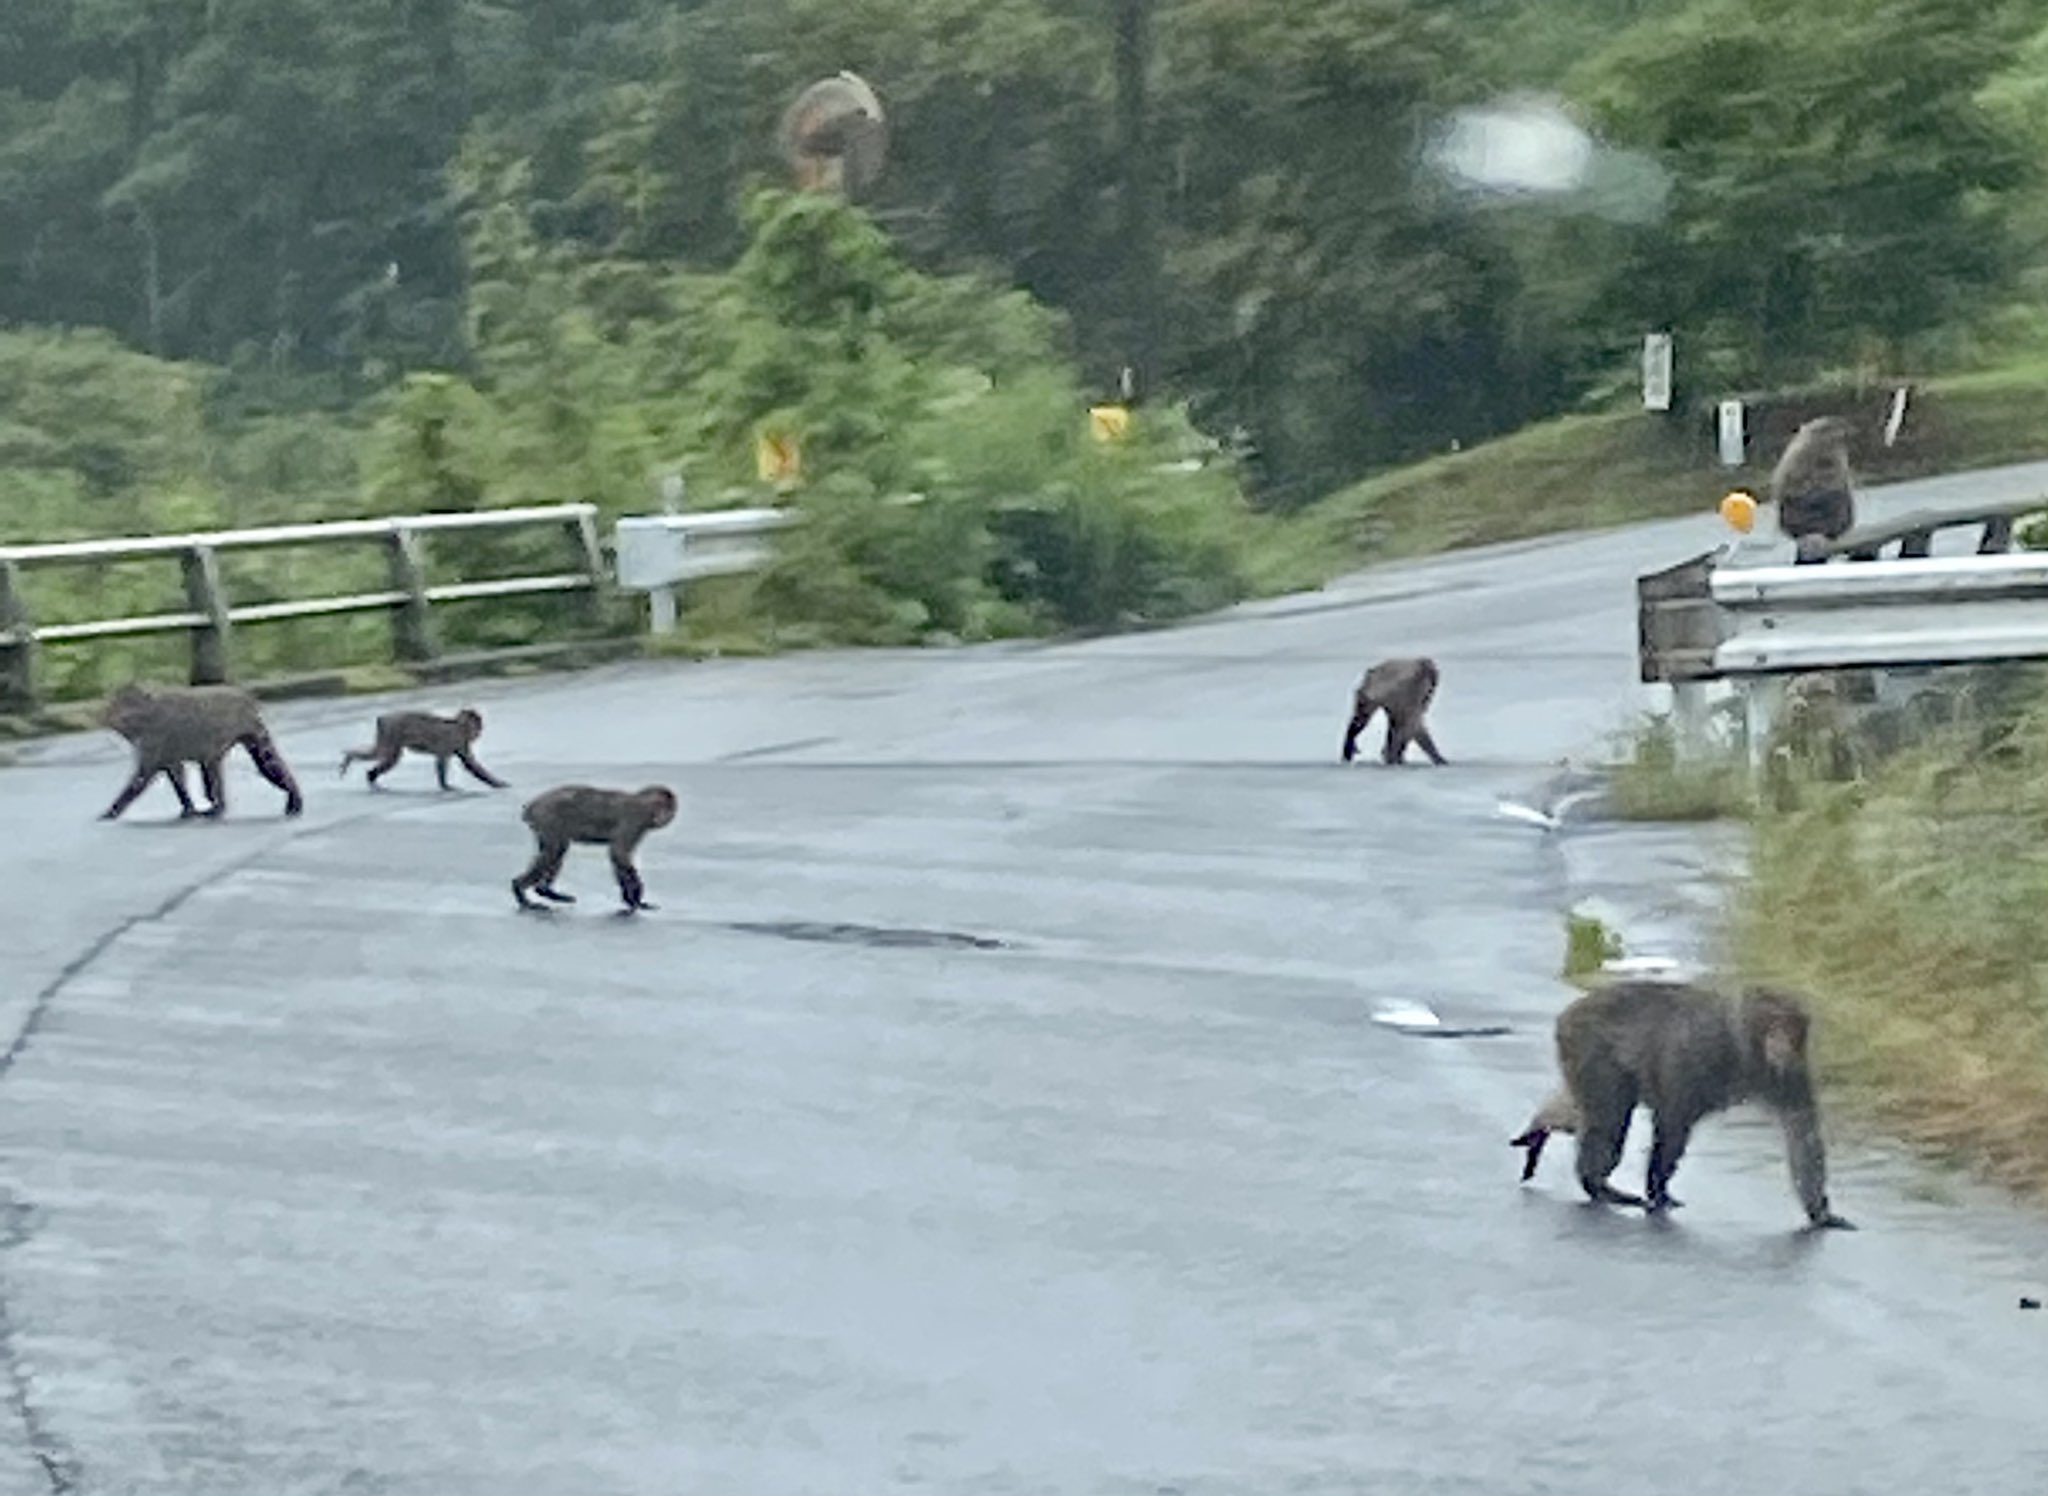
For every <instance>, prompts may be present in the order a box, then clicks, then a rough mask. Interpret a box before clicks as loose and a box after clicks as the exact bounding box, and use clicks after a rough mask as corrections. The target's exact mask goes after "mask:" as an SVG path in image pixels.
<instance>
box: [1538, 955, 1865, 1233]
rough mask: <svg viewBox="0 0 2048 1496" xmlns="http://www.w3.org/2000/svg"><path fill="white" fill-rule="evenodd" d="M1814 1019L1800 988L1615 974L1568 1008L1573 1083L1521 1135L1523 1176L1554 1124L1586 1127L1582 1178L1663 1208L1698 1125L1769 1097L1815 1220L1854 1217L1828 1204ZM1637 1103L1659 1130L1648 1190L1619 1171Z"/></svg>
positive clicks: (1615, 1196)
mask: <svg viewBox="0 0 2048 1496" xmlns="http://www.w3.org/2000/svg"><path fill="white" fill-rule="evenodd" d="M1811 1027H1812V1021H1811V1019H1810V1018H1809V1017H1808V1015H1807V1011H1806V1006H1805V1004H1803V1003H1802V1002H1801V1001H1800V1000H1799V999H1798V998H1796V997H1794V996H1792V995H1791V994H1790V993H1786V992H1780V991H1777V990H1775V989H1773V988H1768V987H1751V988H1748V989H1746V990H1745V991H1743V992H1742V993H1741V994H1740V995H1739V996H1727V995H1724V994H1722V993H1718V992H1712V991H1708V990H1707V989H1705V988H1703V987H1698V986H1695V985H1693V984H1691V983H1679V982H1663V981H1632V982H1613V983H1610V984H1608V985H1607V986H1604V987H1600V988H1598V989H1596V990H1595V991H1592V992H1589V993H1587V994H1586V995H1585V996H1584V997H1581V998H1579V999H1578V1000H1577V1001H1575V1002H1573V1003H1572V1004H1571V1005H1570V1006H1568V1007H1567V1008H1565V1010H1564V1011H1563V1012H1562V1013H1560V1014H1558V1016H1557V1059H1558V1066H1559V1068H1560V1069H1561V1070H1562V1071H1563V1072H1564V1085H1563V1087H1562V1088H1561V1089H1560V1090H1559V1091H1558V1092H1556V1093H1554V1094H1553V1095H1552V1096H1551V1097H1550V1098H1549V1099H1548V1100H1547V1101H1545V1102H1544V1104H1543V1106H1542V1107H1541V1108H1539V1109H1538V1111H1537V1113H1536V1116H1535V1117H1534V1118H1533V1119H1531V1121H1530V1124H1529V1126H1528V1127H1527V1128H1526V1129H1524V1131H1523V1132H1522V1134H1521V1136H1519V1137H1517V1138H1515V1139H1514V1140H1513V1145H1514V1146H1516V1147H1521V1148H1526V1149H1528V1157H1527V1158H1526V1159H1525V1160H1524V1162H1523V1166H1522V1177H1523V1178H1524V1179H1527V1178H1529V1177H1530V1176H1531V1175H1533V1174H1534V1173H1535V1172H1536V1163H1537V1160H1538V1159H1539V1158H1541V1157H1542V1153H1543V1144H1544V1142H1545V1141H1546V1140H1547V1139H1548V1137H1549V1135H1550V1134H1551V1133H1552V1132H1576V1133H1577V1135H1578V1145H1579V1157H1578V1172H1579V1184H1580V1187H1581V1188H1582V1189H1584V1190H1585V1192H1586V1197H1587V1198H1588V1199H1590V1200H1594V1201H1599V1202H1603V1203H1606V1204H1612V1205H1641V1206H1643V1207H1645V1208H1646V1209H1647V1210H1649V1211H1651V1212H1653V1213H1655V1212H1659V1211H1663V1210H1667V1209H1670V1208H1671V1207H1673V1206H1676V1205H1677V1204H1678V1203H1679V1202H1678V1201H1676V1200H1674V1199H1673V1198H1672V1196H1671V1177H1672V1175H1673V1174H1675V1173H1676V1172H1677V1170H1678V1161H1679V1159H1680V1158H1681V1157H1683V1156H1684V1153H1685V1145H1686V1142H1687V1140H1688V1139H1689V1138H1690V1137H1691V1136H1692V1130H1693V1128H1694V1127H1696V1126H1697V1125H1698V1124H1699V1123H1700V1122H1701V1121H1702V1120H1704V1119H1705V1118H1707V1117H1709V1116H1711V1115H1713V1114H1714V1113H1715V1112H1719V1111H1724V1110H1726V1109H1727V1108H1729V1107H1731V1106H1734V1105H1736V1104H1737V1103H1739V1102H1743V1101H1759V1102H1762V1103H1763V1104H1764V1105H1765V1106H1767V1107H1769V1108H1770V1109H1771V1110H1772V1111H1773V1112H1775V1113H1776V1114H1777V1118H1778V1125H1779V1127H1780V1129H1781V1130H1782V1132H1783V1133H1784V1137H1785V1153H1786V1159H1787V1161H1788V1163H1789V1164H1790V1166H1791V1170H1792V1185H1793V1189H1794V1191H1795V1192H1796V1193H1797V1194H1798V1196H1799V1203H1800V1204H1801V1205H1802V1206H1803V1207H1804V1208H1805V1210H1806V1218H1807V1220H1808V1221H1809V1222H1810V1223H1811V1224H1812V1225H1814V1226H1816V1227H1834V1228H1841V1229H1848V1228H1850V1223H1849V1222H1848V1221H1846V1220H1844V1219H1843V1218H1842V1217H1840V1216H1838V1215H1836V1214H1835V1213H1834V1211H1833V1210H1832V1209H1831V1208H1830V1207H1829V1205H1828V1194H1827V1154H1826V1151H1825V1148H1824V1146H1823V1144H1822V1142H1821V1136H1820V1105H1819V1102H1818V1100H1817V1099H1816V1098H1815V1095H1814V1090H1813V1078H1812V1075H1811V1074H1810V1072H1809V1070H1808V1066H1807V1056H1806V1047H1807V1035H1808V1032H1809V1030H1810V1029H1811ZM1638 1105H1642V1106H1646V1107H1648V1108H1649V1110H1650V1116H1651V1121H1652V1125H1653V1127H1654V1128H1655V1135H1654V1138H1653V1140H1652V1143H1651V1148H1650V1167H1649V1176H1648V1180H1647V1187H1646V1189H1645V1192H1644V1194H1642V1195H1632V1194H1629V1193H1628V1192H1627V1191H1625V1190H1619V1189H1616V1188H1615V1187H1614V1186H1613V1185H1612V1184H1609V1183H1608V1176H1609V1175H1610V1174H1612V1173H1613V1172H1614V1166H1615V1165H1616V1164H1617V1163H1619V1162H1620V1161H1621V1149H1622V1144H1623V1142H1624V1141H1625V1140H1626V1138H1627V1136H1628V1128H1629V1121H1630V1119H1631V1117H1632V1116H1633V1115H1634V1112H1635V1109H1636V1107H1637V1106H1638Z"/></svg>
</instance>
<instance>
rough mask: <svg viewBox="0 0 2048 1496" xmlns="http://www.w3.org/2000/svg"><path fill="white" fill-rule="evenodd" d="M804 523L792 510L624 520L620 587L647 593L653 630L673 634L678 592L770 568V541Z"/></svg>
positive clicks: (620, 530)
mask: <svg viewBox="0 0 2048 1496" xmlns="http://www.w3.org/2000/svg"><path fill="white" fill-rule="evenodd" d="M800 517H801V516H800V515H799V514H798V513H797V512H796V511H794V510H789V509H713V510H705V511H701V512H699V513H695V514H653V515H639V516H635V517H633V518H630V519H622V520H620V521H619V523H618V529H617V532H616V535H615V540H616V543H617V560H616V564H617V567H618V576H619V585H620V586H621V587H623V588H626V589H628V590H629V591H634V592H645V593H646V594H647V607H648V619H649V627H650V628H651V630H652V631H653V632H654V633H657V634H667V633H672V632H673V631H674V630H675V626H676V588H677V587H678V586H680V585H681V584H682V583H684V582H687V581H693V580H695V579H696V578H699V577H720V576H731V575H734V574H735V573H738V572H744V571H753V570H755V569H756V568H758V567H761V566H765V565H767V563H768V561H769V559H770V558H771V557H772V556H773V554H774V552H773V549H772V547H771V546H770V545H769V544H768V539H767V537H769V536H770V535H772V534H773V533H774V532H775V531H777V530H781V529H785V528H787V527H788V526H790V525H793V524H795V523H796V522H797V521H798V519H799V518H800Z"/></svg>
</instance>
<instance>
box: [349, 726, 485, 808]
mask: <svg viewBox="0 0 2048 1496" xmlns="http://www.w3.org/2000/svg"><path fill="white" fill-rule="evenodd" d="M483 730H484V717H483V713H482V712H479V711H478V710H477V709H476V708H475V707H468V706H466V707H464V708H463V709H462V710H461V711H459V712H457V713H456V714H455V715H454V716H452V717H437V716H436V715H434V713H432V712H386V713H385V714H384V715H383V716H381V717H379V718H378V719H377V741H376V742H375V743H374V744H372V745H371V746H370V747H368V748H351V749H349V750H348V752H346V753H344V754H342V756H341V773H342V777H344V778H346V777H347V776H348V770H349V765H350V764H353V763H355V762H356V761H357V760H358V759H364V760H367V761H369V764H370V767H369V769H368V771H367V772H366V774H365V775H364V777H365V778H366V779H368V780H369V782H370V786H371V788H373V789H374V788H375V787H376V784H377V780H378V779H379V777H381V776H382V775H384V774H387V773H389V772H390V771H391V769H392V768H393V766H394V765H396V764H397V762H398V760H399V759H400V758H401V757H402V756H403V755H404V754H405V753H406V751H407V750H408V749H409V750H411V751H412V752H414V753H425V754H429V755H431V756H432V757H433V760H434V777H435V778H436V779H438V780H439V781H440V784H441V788H442V789H444V790H445V789H452V788H454V786H452V785H450V784H449V783H448V760H449V759H451V758H453V759H460V760H461V762H462V767H463V768H465V769H467V770H468V771H469V772H470V775H471V776H472V777H473V778H476V779H479V780H481V781H482V782H483V783H485V784H487V785H489V786H490V787H491V788H492V789H494V790H502V789H504V788H505V787H506V786H505V781H504V780H502V779H500V778H498V777H497V775H495V774H493V773H492V772H491V771H490V770H489V769H486V768H485V767H484V766H483V765H482V764H480V763H478V762H477V761H476V752H475V748H474V746H473V745H474V744H475V743H476V740H477V735H478V734H479V733H481V732H482V731H483Z"/></svg>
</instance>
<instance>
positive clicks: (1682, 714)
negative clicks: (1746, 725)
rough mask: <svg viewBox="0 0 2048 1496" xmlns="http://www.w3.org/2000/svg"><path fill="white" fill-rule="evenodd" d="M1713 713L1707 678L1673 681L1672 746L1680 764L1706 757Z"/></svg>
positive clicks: (1710, 739)
mask: <svg viewBox="0 0 2048 1496" xmlns="http://www.w3.org/2000/svg"><path fill="white" fill-rule="evenodd" d="M1712 716H1713V713H1712V709H1711V708H1710V706H1709V705H1708V703H1707V683H1706V682H1705V681H1703V680H1679V681H1673V682H1672V683H1671V746H1672V751H1673V753H1674V754H1675V755H1676V756H1677V758H1678V761H1679V762H1680V763H1681V764H1694V763H1698V762H1699V761H1700V760H1701V759H1703V758H1705V757H1706V754H1707V749H1708V747H1709V745H1710V743H1711V741H1712V735H1711V733H1710V731H1709V728H1708V724H1709V722H1710V721H1711V720H1712Z"/></svg>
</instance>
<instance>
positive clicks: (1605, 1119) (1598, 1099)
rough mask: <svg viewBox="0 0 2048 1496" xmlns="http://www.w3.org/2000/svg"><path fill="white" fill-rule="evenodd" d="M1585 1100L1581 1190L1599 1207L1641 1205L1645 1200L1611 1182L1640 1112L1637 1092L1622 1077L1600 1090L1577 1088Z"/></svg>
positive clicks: (1582, 1108) (1581, 1121) (1610, 1080)
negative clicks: (1631, 1120)
mask: <svg viewBox="0 0 2048 1496" xmlns="http://www.w3.org/2000/svg"><path fill="white" fill-rule="evenodd" d="M1572 1090H1573V1093H1574V1094H1575V1095H1577V1096H1579V1097H1580V1098H1581V1100H1580V1118H1579V1187H1580V1188H1581V1189H1583V1190H1584V1191H1585V1192H1586V1198H1587V1199H1588V1200H1591V1201H1593V1202H1594V1203H1595V1204H1597V1205H1641V1204H1643V1203H1644V1202H1643V1197H1642V1196H1641V1195H1632V1194H1630V1193H1629V1192H1628V1191H1627V1190H1623V1189H1616V1188H1615V1187H1614V1186H1613V1185H1612V1184H1609V1183H1608V1182H1607V1176H1608V1175H1610V1174H1612V1173H1613V1172H1614V1169H1615V1166H1616V1165H1617V1164H1619V1163H1620V1162H1621V1149H1622V1145H1623V1144H1624V1143H1626V1142H1627V1141H1628V1124H1629V1119H1630V1118H1631V1116H1633V1115H1634V1113H1635V1109H1636V1094H1635V1089H1634V1088H1633V1087H1632V1086H1630V1085H1629V1084H1628V1083H1627V1082H1626V1081H1625V1080H1622V1079H1621V1078H1620V1077H1613V1078H1606V1083H1605V1084H1603V1085H1599V1086H1587V1085H1584V1084H1576V1085H1574V1086H1573V1088H1572Z"/></svg>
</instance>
